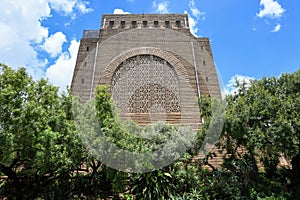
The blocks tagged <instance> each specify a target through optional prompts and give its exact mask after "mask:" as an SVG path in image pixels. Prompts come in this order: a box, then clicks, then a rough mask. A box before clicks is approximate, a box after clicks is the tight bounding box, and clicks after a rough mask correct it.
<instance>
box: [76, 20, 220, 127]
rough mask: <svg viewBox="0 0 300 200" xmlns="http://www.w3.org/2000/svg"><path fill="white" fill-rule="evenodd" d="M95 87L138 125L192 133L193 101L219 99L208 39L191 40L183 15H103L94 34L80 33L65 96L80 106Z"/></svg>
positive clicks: (194, 120) (196, 117)
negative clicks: (104, 88)
mask: <svg viewBox="0 0 300 200" xmlns="http://www.w3.org/2000/svg"><path fill="white" fill-rule="evenodd" d="M99 84H107V85H110V86H111V92H112V97H113V98H114V100H115V102H116V105H117V108H118V109H119V112H120V115H121V117H122V118H131V119H133V120H135V121H137V122H138V123H139V124H141V125H144V124H148V123H150V122H153V121H155V120H163V121H167V122H170V123H173V124H190V125H192V126H193V127H195V128H197V126H198V125H199V124H200V119H199V110H198V106H197V102H196V100H197V97H198V96H199V95H210V96H213V97H217V98H221V93H220V87H219V82H218V77H217V74H216V69H215V65H214V60H213V56H212V51H211V47H210V43H209V39H208V38H198V37H195V36H193V35H192V34H191V32H190V29H189V22H188V16H187V15H186V14H128V15H126V14H120V15H119V14H118V15H116V14H109V15H103V16H102V26H101V28H100V30H85V31H84V32H83V38H82V39H81V41H80V47H79V51H78V56H77V61H76V66H75V70H74V74H73V79H72V84H71V92H72V94H73V95H75V96H80V97H81V99H82V101H83V102H86V101H88V100H89V99H91V98H93V95H94V91H95V88H96V86H97V85H99ZM174 107H176V109H175V108H174Z"/></svg>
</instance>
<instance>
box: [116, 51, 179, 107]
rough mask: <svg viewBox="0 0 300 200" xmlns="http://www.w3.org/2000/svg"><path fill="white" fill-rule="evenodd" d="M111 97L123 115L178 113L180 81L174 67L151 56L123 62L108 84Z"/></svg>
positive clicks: (133, 58) (139, 56) (141, 56)
mask: <svg viewBox="0 0 300 200" xmlns="http://www.w3.org/2000/svg"><path fill="white" fill-rule="evenodd" d="M111 93H112V97H113V99H114V100H115V102H116V105H117V107H118V109H119V110H120V111H121V112H122V113H171V112H180V110H181V109H180V95H179V80H178V76H177V74H176V72H175V70H174V68H173V67H172V66H171V65H170V64H169V63H168V62H167V61H166V60H164V59H162V58H160V57H157V56H154V55H137V56H133V57H130V58H128V59H127V60H125V61H124V62H122V63H121V64H120V65H119V66H118V67H117V69H116V70H115V72H114V75H113V77H112V82H111Z"/></svg>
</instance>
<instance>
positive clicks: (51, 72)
mask: <svg viewBox="0 0 300 200" xmlns="http://www.w3.org/2000/svg"><path fill="white" fill-rule="evenodd" d="M78 48H79V42H77V41H76V40H72V41H71V45H70V47H69V48H68V51H67V52H63V53H62V54H61V55H60V56H59V58H58V59H57V60H56V62H55V63H54V64H53V65H51V66H50V67H49V68H48V69H47V71H46V77H47V78H48V79H49V81H50V82H51V83H52V84H54V85H56V86H59V87H60V90H61V91H62V90H65V89H66V86H67V85H69V86H70V85H71V79H72V76H73V70H74V66H75V63H76V57H77V51H78Z"/></svg>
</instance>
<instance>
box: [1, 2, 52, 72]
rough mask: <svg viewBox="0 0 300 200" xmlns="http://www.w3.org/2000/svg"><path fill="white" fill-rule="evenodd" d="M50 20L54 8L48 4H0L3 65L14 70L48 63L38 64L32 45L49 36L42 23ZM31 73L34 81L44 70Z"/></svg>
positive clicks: (37, 69)
mask: <svg viewBox="0 0 300 200" xmlns="http://www.w3.org/2000/svg"><path fill="white" fill-rule="evenodd" d="M32 8H38V9H32ZM47 17H50V7H49V5H48V4H47V2H45V1H37V0H28V1H24V2H22V3H19V2H16V1H0V38H1V42H0V62H4V63H6V64H7V65H9V66H11V67H14V68H16V67H19V66H27V65H29V66H37V65H40V64H42V63H44V61H40V60H38V58H37V52H36V51H35V49H34V48H33V47H32V44H37V43H40V42H42V41H43V40H44V38H46V37H47V36H48V29H47V28H46V27H43V26H42V25H41V20H42V19H44V18H47ZM29 71H31V73H34V74H31V75H33V76H34V77H37V76H38V74H36V73H41V69H40V68H36V69H30V70H29Z"/></svg>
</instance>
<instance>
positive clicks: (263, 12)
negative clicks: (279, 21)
mask: <svg viewBox="0 0 300 200" xmlns="http://www.w3.org/2000/svg"><path fill="white" fill-rule="evenodd" d="M260 5H261V6H263V9H260V11H259V13H257V14H256V15H257V16H258V17H260V18H263V17H269V18H272V19H274V18H280V17H281V16H282V14H283V13H284V12H285V11H286V10H285V9H284V8H283V7H282V6H281V5H280V4H279V3H278V2H277V1H274V0H261V1H260Z"/></svg>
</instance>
